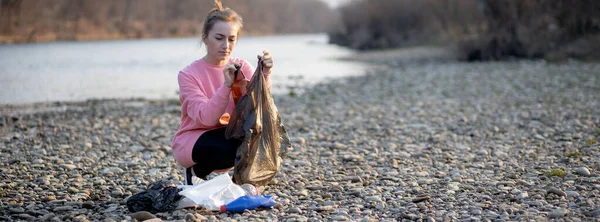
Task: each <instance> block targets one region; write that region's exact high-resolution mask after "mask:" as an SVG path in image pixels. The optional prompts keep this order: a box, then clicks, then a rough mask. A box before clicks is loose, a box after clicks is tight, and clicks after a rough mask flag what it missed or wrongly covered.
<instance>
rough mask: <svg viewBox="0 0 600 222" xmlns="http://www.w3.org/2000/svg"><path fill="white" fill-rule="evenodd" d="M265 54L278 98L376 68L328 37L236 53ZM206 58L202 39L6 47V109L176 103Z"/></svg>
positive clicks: (245, 47) (286, 39)
mask: <svg viewBox="0 0 600 222" xmlns="http://www.w3.org/2000/svg"><path fill="white" fill-rule="evenodd" d="M263 49H268V50H269V51H271V53H272V54H273V58H274V60H275V64H276V65H275V68H274V70H273V73H274V75H273V76H272V81H273V90H274V93H287V92H288V91H289V88H290V87H294V86H298V85H306V84H312V83H316V82H319V81H324V80H326V79H328V78H337V77H341V76H348V75H360V74H362V73H364V71H365V69H368V68H369V65H367V64H363V63H359V62H351V61H341V60H337V59H336V58H339V57H346V56H350V55H352V53H353V52H352V51H350V50H348V49H344V48H341V47H337V46H334V45H329V44H327V36H326V35H324V34H313V35H285V36H261V37H241V38H240V40H239V43H238V46H237V48H236V49H235V50H236V51H234V53H233V56H236V57H241V58H244V59H246V60H248V61H249V62H250V63H251V64H255V63H256V62H257V60H256V55H257V54H260V53H261V52H262V50H263ZM204 54H205V48H204V47H201V46H200V41H199V39H196V38H189V39H146V40H123V41H95V42H53V43H35V44H16V45H0V58H1V59H0V104H22V103H32V102H48V101H76V100H86V99H90V98H132V97H135V98H148V99H168V98H177V95H176V91H177V89H178V85H177V78H176V77H177V73H178V72H179V70H180V69H182V68H183V67H185V66H186V65H188V64H189V63H191V62H192V61H194V60H196V59H199V58H201V57H202V56H204ZM298 77H300V78H298Z"/></svg>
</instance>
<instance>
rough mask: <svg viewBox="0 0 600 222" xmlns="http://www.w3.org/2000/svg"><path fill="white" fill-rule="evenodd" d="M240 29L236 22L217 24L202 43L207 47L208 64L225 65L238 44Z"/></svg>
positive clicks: (219, 22)
mask: <svg viewBox="0 0 600 222" xmlns="http://www.w3.org/2000/svg"><path fill="white" fill-rule="evenodd" d="M238 31H239V27H238V25H237V24H236V23H235V22H225V21H218V22H216V23H215V24H214V25H213V27H212V29H210V30H209V31H208V35H207V36H204V37H203V39H202V41H203V42H204V44H205V45H206V51H207V54H206V55H207V59H208V60H209V61H208V62H211V63H216V64H219V65H223V64H225V63H226V62H227V59H229V56H230V55H231V53H232V52H233V49H234V48H235V44H236V43H237V34H238Z"/></svg>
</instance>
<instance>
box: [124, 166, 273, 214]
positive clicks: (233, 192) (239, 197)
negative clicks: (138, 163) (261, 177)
mask: <svg viewBox="0 0 600 222" xmlns="http://www.w3.org/2000/svg"><path fill="white" fill-rule="evenodd" d="M275 203H276V202H275V200H274V199H273V197H272V196H269V195H260V194H259V191H258V189H257V188H256V187H254V186H253V185H251V184H243V185H241V186H240V185H237V184H235V183H233V181H232V180H231V178H230V176H229V174H227V173H224V174H221V175H219V176H216V177H214V178H213V179H211V180H207V181H204V182H202V183H199V184H196V185H193V186H192V185H175V184H173V183H171V182H167V181H160V182H157V183H154V184H152V185H150V188H149V189H148V190H146V191H143V192H140V193H137V194H135V195H133V196H131V197H129V199H127V208H128V209H129V211H130V212H132V213H135V212H139V211H147V212H151V213H158V212H165V211H171V210H175V209H183V208H190V207H196V206H199V207H202V208H204V209H207V210H211V211H221V212H234V213H241V212H244V210H253V209H256V208H258V207H267V208H270V207H272V206H273V205H275Z"/></svg>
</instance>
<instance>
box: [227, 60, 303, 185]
mask: <svg viewBox="0 0 600 222" xmlns="http://www.w3.org/2000/svg"><path fill="white" fill-rule="evenodd" d="M225 136H226V137H227V138H236V139H240V140H243V142H242V143H241V145H240V146H239V147H238V149H237V155H236V159H235V168H234V171H233V176H234V182H235V183H237V184H245V183H249V184H253V185H255V186H264V185H267V184H268V183H269V182H270V181H271V180H272V179H273V177H275V174H277V172H279V171H280V170H281V160H282V158H283V157H284V156H285V154H286V153H287V151H288V150H289V149H290V148H291V144H290V139H289V137H288V134H287V132H286V130H285V127H284V126H283V124H282V122H281V117H280V116H279V111H278V110H277V107H276V106H275V103H274V102H273V97H271V92H270V91H269V88H268V86H267V84H266V81H265V79H264V75H263V72H262V65H261V60H259V61H258V66H257V68H256V71H255V72H254V75H253V76H252V79H251V80H250V83H248V85H247V91H246V94H244V95H243V96H242V97H241V98H240V99H239V101H238V102H237V103H236V106H235V111H234V113H233V115H232V116H231V119H230V121H229V125H227V131H226V133H225Z"/></svg>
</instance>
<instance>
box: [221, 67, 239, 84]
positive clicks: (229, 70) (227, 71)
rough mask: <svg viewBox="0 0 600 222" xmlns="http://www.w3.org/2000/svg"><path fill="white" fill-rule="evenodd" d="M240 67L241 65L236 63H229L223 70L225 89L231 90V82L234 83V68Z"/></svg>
mask: <svg viewBox="0 0 600 222" xmlns="http://www.w3.org/2000/svg"><path fill="white" fill-rule="evenodd" d="M240 66H241V65H240V64H239V63H237V62H231V63H229V64H227V65H226V66H225V67H224V68H223V76H224V77H225V83H224V85H225V86H226V87H228V88H231V85H233V82H234V81H235V70H237V69H236V68H235V67H240Z"/></svg>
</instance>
